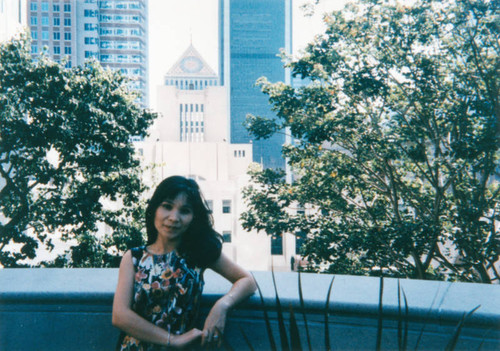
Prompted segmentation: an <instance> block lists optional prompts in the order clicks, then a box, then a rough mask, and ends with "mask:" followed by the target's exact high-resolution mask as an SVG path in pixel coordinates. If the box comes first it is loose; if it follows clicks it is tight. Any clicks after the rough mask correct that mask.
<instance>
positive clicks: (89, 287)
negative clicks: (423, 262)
mask: <svg viewBox="0 0 500 351" xmlns="http://www.w3.org/2000/svg"><path fill="white" fill-rule="evenodd" d="M275 275H276V284H277V287H278V293H279V296H280V300H281V303H282V305H283V307H284V308H285V309H286V310H287V311H289V306H290V305H291V306H292V307H293V309H294V311H295V313H296V315H297V318H298V322H299V329H300V337H301V340H302V344H303V346H304V348H305V347H306V334H305V328H304V323H303V319H302V315H301V314H299V313H298V312H299V305H300V304H299V300H298V296H299V295H298V284H297V278H298V277H297V274H295V273H276V274H275ZM117 276H118V271H117V270H116V269H2V270H0V350H16V351H17V350H19V351H22V350H39V351H41V350H51V351H52V350H72V351H73V350H112V349H113V348H114V346H115V343H116V340H117V338H118V330H116V329H115V328H113V327H112V325H111V304H112V299H113V293H114V289H115V286H116V281H117ZM254 276H255V277H256V280H257V282H258V284H259V286H260V287H261V289H262V292H263V296H264V300H265V304H266V307H268V308H269V309H270V311H271V312H270V316H271V318H272V327H273V329H274V333H275V339H276V342H277V343H278V344H279V336H278V327H277V322H276V314H275V313H274V312H273V310H275V309H274V306H275V304H274V301H275V300H274V299H275V297H274V296H275V294H274V288H273V283H272V276H271V273H270V272H254ZM301 278H302V287H303V295H304V299H305V307H306V313H307V320H308V326H309V331H310V334H311V336H312V344H313V350H322V349H324V309H325V301H326V294H327V290H328V285H329V284H330V281H331V279H332V276H331V275H317V274H302V276H301ZM205 280H206V285H205V293H204V298H203V310H204V313H206V311H208V309H209V307H210V306H211V304H212V303H213V302H214V301H215V300H216V299H217V298H219V297H220V296H221V294H223V293H224V292H226V291H227V290H228V289H229V287H230V284H229V283H228V282H226V281H225V280H224V279H223V278H221V277H220V276H218V275H216V274H214V273H212V272H210V271H209V272H207V273H206V275H205ZM400 285H401V287H402V288H403V289H404V292H405V294H406V297H407V300H408V306H409V333H408V336H409V344H408V349H411V350H413V349H414V348H415V345H416V343H417V340H418V339H420V341H419V344H418V349H419V350H444V349H445V347H446V345H447V343H448V341H449V340H450V339H451V336H452V334H453V332H454V330H455V326H456V325H457V323H458V321H459V319H460V318H461V317H462V315H463V313H464V312H468V311H470V310H472V309H474V308H475V307H476V306H478V305H480V307H479V309H478V310H477V311H476V312H475V313H474V314H472V315H471V316H470V318H468V319H467V323H466V325H465V327H464V329H463V330H462V332H461V334H460V339H459V341H458V344H457V346H456V350H477V349H478V347H479V346H480V345H481V344H482V345H481V349H482V350H499V349H500V286H498V285H485V284H470V283H448V282H435V281H420V280H400ZM378 299H379V279H377V278H370V277H355V276H336V277H335V281H334V284H333V289H332V293H331V298H330V310H329V330H330V339H331V342H332V347H333V349H336V350H374V349H375V340H376V334H377V320H378ZM383 315H384V319H383V326H384V329H383V338H382V349H384V350H388V349H397V347H398V346H397V342H398V341H397V316H398V298H397V280H396V279H384V294H383ZM287 318H288V317H287ZM287 324H288V321H287ZM240 327H241V328H240ZM241 329H243V330H244V332H245V334H246V335H247V336H248V337H249V338H250V339H251V342H252V345H253V347H254V348H255V349H256V350H268V349H269V339H268V336H267V332H266V328H265V324H264V319H263V312H262V305H261V302H260V298H259V297H258V295H257V294H256V295H254V296H252V297H251V298H250V299H249V300H248V301H246V302H245V303H243V304H242V305H241V306H239V307H238V308H237V309H235V310H234V311H232V312H231V316H230V319H229V321H228V325H227V328H226V340H227V342H228V343H229V344H230V345H231V346H232V347H233V348H234V349H235V350H247V349H249V348H248V347H247V345H246V343H245V341H244V338H243V336H242V332H241ZM420 335H421V337H420Z"/></svg>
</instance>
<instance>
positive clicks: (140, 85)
mask: <svg viewBox="0 0 500 351" xmlns="http://www.w3.org/2000/svg"><path fill="white" fill-rule="evenodd" d="M26 6H27V23H28V26H29V27H30V30H31V37H32V46H31V52H32V54H33V55H35V56H36V55H39V54H40V53H41V52H42V51H45V52H46V53H47V54H48V55H50V56H51V57H52V58H53V59H54V60H55V61H58V62H61V61H62V60H63V58H65V59H66V66H67V67H72V66H75V65H80V64H82V63H84V62H85V60H88V59H90V58H95V59H96V60H98V61H100V62H101V64H102V66H103V67H109V68H111V69H115V70H120V71H121V72H122V73H123V74H124V75H126V76H127V77H129V78H130V83H129V87H130V88H132V89H133V90H135V91H137V92H140V94H141V97H140V98H139V99H138V101H139V102H140V103H141V104H142V105H144V106H147V105H148V84H147V82H148V61H147V56H148V39H147V38H148V35H147V34H148V2H147V0H28V1H27V4H26Z"/></svg>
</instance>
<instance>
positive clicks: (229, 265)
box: [201, 254, 257, 345]
mask: <svg viewBox="0 0 500 351" xmlns="http://www.w3.org/2000/svg"><path fill="white" fill-rule="evenodd" d="M210 268H211V269H212V270H214V271H215V272H217V273H219V274H220V275H222V276H223V277H224V278H226V279H227V280H229V281H230V282H231V283H233V286H232V287H231V289H230V290H229V292H228V293H227V294H226V295H224V296H222V297H221V298H220V299H219V300H217V302H216V303H215V304H214V306H213V307H212V309H211V310H210V313H209V314H208V316H207V319H206V320H205V326H204V327H203V337H202V342H201V343H202V345H203V344H205V343H210V342H218V343H219V345H220V343H221V337H222V335H221V334H223V333H224V326H225V324H226V316H227V313H228V312H229V310H230V309H231V308H232V307H234V306H235V305H237V304H238V303H240V302H241V301H243V300H244V299H246V298H247V297H249V296H250V295H252V294H253V293H254V292H255V290H257V285H256V283H255V280H254V279H253V277H252V275H251V274H250V272H248V271H246V270H244V269H243V268H241V267H240V266H238V265H237V264H236V263H234V262H233V261H231V260H230V259H229V258H227V257H226V256H225V255H224V254H221V255H220V257H219V258H218V259H217V261H215V263H214V264H213V265H212V266H210ZM216 335H217V336H216ZM214 337H215V338H214Z"/></svg>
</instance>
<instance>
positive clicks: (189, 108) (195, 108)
mask: <svg viewBox="0 0 500 351" xmlns="http://www.w3.org/2000/svg"><path fill="white" fill-rule="evenodd" d="M203 106H204V104H180V105H179V109H180V112H181V113H182V112H203V108H204V107H203Z"/></svg>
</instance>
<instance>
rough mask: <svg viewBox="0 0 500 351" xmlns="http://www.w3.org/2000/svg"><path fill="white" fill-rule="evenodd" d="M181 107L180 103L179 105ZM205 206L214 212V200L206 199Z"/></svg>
mask: <svg viewBox="0 0 500 351" xmlns="http://www.w3.org/2000/svg"><path fill="white" fill-rule="evenodd" d="M181 108H182V105H181ZM207 207H208V209H209V210H210V212H214V202H213V200H207Z"/></svg>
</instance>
